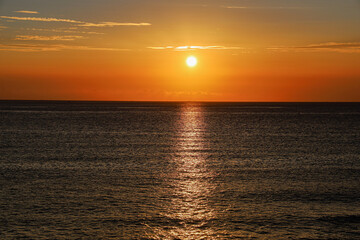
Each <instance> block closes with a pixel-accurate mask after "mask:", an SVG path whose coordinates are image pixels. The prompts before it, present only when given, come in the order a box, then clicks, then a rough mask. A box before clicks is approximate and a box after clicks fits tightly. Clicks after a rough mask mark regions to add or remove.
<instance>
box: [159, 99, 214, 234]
mask: <svg viewBox="0 0 360 240" xmlns="http://www.w3.org/2000/svg"><path fill="white" fill-rule="evenodd" d="M180 114H181V115H180V119H179V123H178V136H177V138H176V145H175V146H176V152H177V155H176V156H175V157H174V158H173V164H174V165H175V166H176V167H175V168H174V172H173V173H172V174H171V175H172V176H171V178H170V179H167V180H168V181H169V182H170V186H171V187H172V190H171V191H172V194H171V195H172V199H171V202H170V205H169V206H168V208H167V211H166V213H165V216H166V217H167V218H169V219H173V220H176V221H177V224H175V225H173V226H172V227H170V228H169V229H166V230H165V229H163V231H164V232H162V233H161V234H160V235H161V236H166V238H168V239H174V238H175V239H211V238H212V237H211V236H214V234H215V233H214V231H213V230H212V229H211V227H209V226H208V223H209V221H211V219H213V218H214V217H215V211H214V209H212V208H211V207H210V206H209V203H208V200H209V196H210V195H211V192H212V191H214V188H215V186H214V185H213V184H212V183H211V182H210V180H211V178H212V177H213V173H212V171H211V170H210V169H209V168H208V167H207V164H206V147H207V146H206V141H205V139H204V134H205V133H206V124H205V121H204V113H203V111H202V108H201V106H200V105H197V104H191V103H188V104H186V105H184V106H182V109H181V113H180Z"/></svg>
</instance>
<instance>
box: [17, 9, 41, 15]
mask: <svg viewBox="0 0 360 240" xmlns="http://www.w3.org/2000/svg"><path fill="white" fill-rule="evenodd" d="M14 12H16V13H27V14H39V12H38V11H25V10H21V11H14Z"/></svg>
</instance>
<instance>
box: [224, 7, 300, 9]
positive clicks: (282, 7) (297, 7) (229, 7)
mask: <svg viewBox="0 0 360 240" xmlns="http://www.w3.org/2000/svg"><path fill="white" fill-rule="evenodd" d="M221 7H222V8H228V9H305V8H304V7H285V6H277V7H276V6H275V7H271V6H264V7H250V6H221Z"/></svg>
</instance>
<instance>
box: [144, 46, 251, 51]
mask: <svg viewBox="0 0 360 240" xmlns="http://www.w3.org/2000/svg"><path fill="white" fill-rule="evenodd" d="M148 48H149V49H153V50H175V51H191V50H243V49H245V48H242V47H226V46H178V47H173V46H165V47H148Z"/></svg>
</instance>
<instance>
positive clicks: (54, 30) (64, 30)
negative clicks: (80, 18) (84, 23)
mask: <svg viewBox="0 0 360 240" xmlns="http://www.w3.org/2000/svg"><path fill="white" fill-rule="evenodd" d="M25 30H27V31H39V32H57V33H78V34H79V33H80V34H98V35H102V34H105V33H102V32H89V31H77V30H68V29H53V28H26V29H25Z"/></svg>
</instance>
